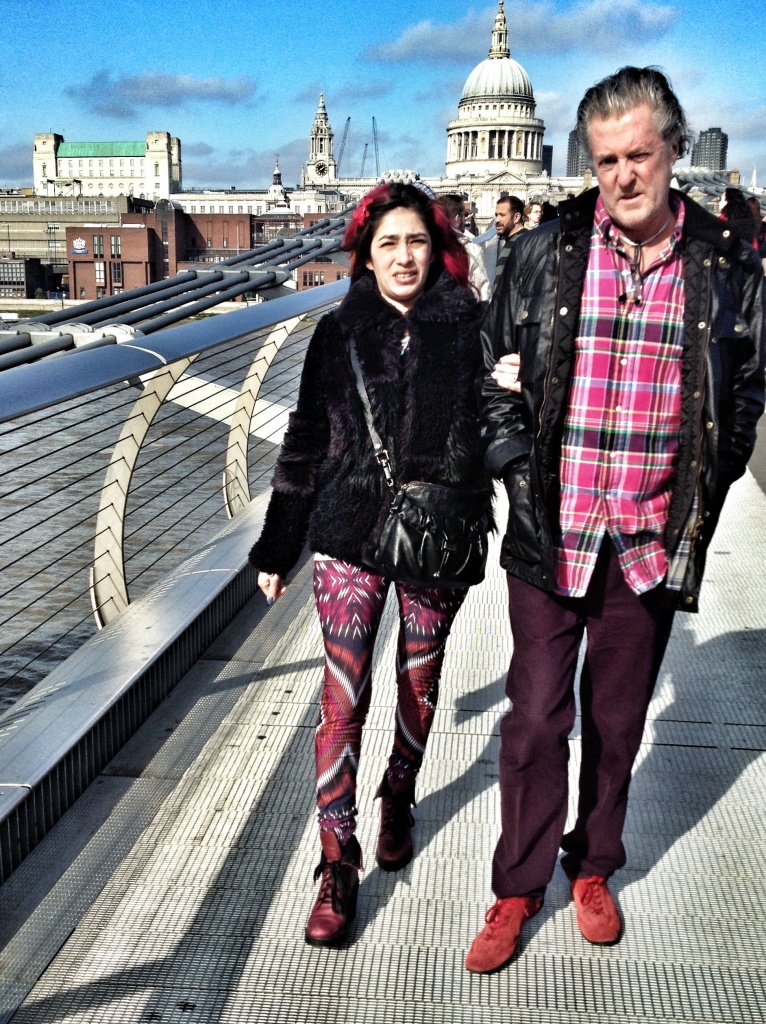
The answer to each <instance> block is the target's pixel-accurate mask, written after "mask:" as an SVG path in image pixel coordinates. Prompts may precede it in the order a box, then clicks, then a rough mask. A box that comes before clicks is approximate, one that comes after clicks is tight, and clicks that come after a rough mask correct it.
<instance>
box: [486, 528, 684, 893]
mask: <svg viewBox="0 0 766 1024" xmlns="http://www.w3.org/2000/svg"><path fill="white" fill-rule="evenodd" d="M508 594H509V611H510V618H511V632H512V634H513V655H512V657H511V665H510V669H509V672H508V680H507V684H506V693H507V695H508V698H509V699H510V701H511V703H512V708H511V710H510V711H509V712H508V713H507V714H506V715H505V716H504V718H503V720H502V723H501V726H500V805H501V824H502V835H501V837H500V840H499V842H498V844H497V849H496V850H495V856H494V860H493V863H492V888H493V891H494V893H495V895H496V896H497V897H498V898H501V899H504V898H507V897H508V896H522V895H525V894H527V893H533V892H541V891H542V890H543V889H544V888H545V886H546V885H547V884H548V882H549V881H550V879H551V876H552V874H553V870H554V868H555V866H556V859H557V857H558V852H559V848H560V847H562V848H563V849H564V851H565V856H564V858H563V860H562V865H563V867H564V870H565V871H566V873H567V875H568V876H569V878H570V879H574V878H578V877H580V878H588V877H590V876H592V875H601V876H603V877H605V878H608V877H609V876H610V875H611V874H612V872H614V871H616V870H617V869H618V868H620V867H622V866H623V865H624V863H625V849H624V847H623V844H622V830H623V825H624V822H625V813H626V810H627V803H628V787H629V785H630V776H631V769H632V767H633V762H634V761H635V758H636V755H637V753H638V749H639V745H640V742H641V737H642V734H643V730H644V723H645V721H646V713H647V710H648V708H649V702H650V700H651V697H652V693H653V690H654V685H655V683H656V680H657V676H658V674H659V670H660V665H661V663H662V658H663V655H664V653H665V648H666V647H667V642H668V639H669V637H670V630H671V627H672V624H673V612H672V610H669V609H668V608H666V607H665V587H664V585H660V586H659V587H657V588H656V589H655V590H652V591H650V592H649V593H647V594H642V595H640V596H639V595H637V594H634V593H633V591H632V590H631V589H630V587H629V586H628V585H627V583H626V582H625V579H624V577H623V575H622V570H621V569H620V567H619V563H618V561H617V552H616V551H615V549H614V547H613V545H612V543H611V541H609V540H608V539H606V540H605V541H604V544H603V545H602V547H601V551H600V553H599V557H598V561H597V563H596V568H595V570H594V573H593V577H592V579H591V583H590V586H589V587H588V591H587V593H586V595H585V596H584V597H577V598H571V597H559V596H557V595H555V594H549V593H546V592H544V591H542V590H540V589H539V588H537V587H534V586H531V585H530V584H528V583H524V582H523V581H522V580H519V579H516V578H515V577H513V576H510V575H509V576H508ZM586 629H587V648H586V658H585V664H584V666H583V671H582V676H581V680H580V703H581V714H582V733H581V735H582V764H581V769H580V790H579V801H578V813H577V821H576V823H575V826H574V828H573V829H572V831H571V832H569V833H568V834H567V835H565V836H563V831H564V825H565V822H566V815H567V795H568V791H567V782H568V763H569V742H568V737H569V734H570V732H571V730H572V727H573V725H574V722H575V696H574V683H575V674H576V669H577V656H578V651H579V648H580V644H581V641H582V638H583V634H584V631H585V630H586Z"/></svg>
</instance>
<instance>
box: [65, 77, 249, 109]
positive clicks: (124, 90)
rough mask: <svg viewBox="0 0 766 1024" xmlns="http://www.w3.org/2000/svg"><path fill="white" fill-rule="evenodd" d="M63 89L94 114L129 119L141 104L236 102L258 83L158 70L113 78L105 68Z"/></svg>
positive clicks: (177, 104)
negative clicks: (175, 73) (87, 78)
mask: <svg viewBox="0 0 766 1024" xmlns="http://www.w3.org/2000/svg"><path fill="white" fill-rule="evenodd" d="M64 92H65V93H66V94H67V96H70V97H72V99H75V100H78V101H79V102H81V103H82V104H83V105H84V106H85V107H86V108H87V109H88V110H91V111H92V112H93V113H95V114H100V115H101V116H103V117H116V118H120V119H128V118H132V117H134V116H135V115H136V113H137V111H138V108H139V107H181V106H184V105H185V104H187V103H197V102H200V101H201V102H212V103H223V104H225V105H227V106H235V105H237V104H239V103H243V102H245V100H248V99H250V97H251V96H252V95H253V94H254V93H255V83H254V82H253V81H252V80H251V79H250V78H247V77H246V76H241V77H239V78H231V79H224V78H219V77H218V76H215V77H213V78H195V77H194V76H193V75H169V74H164V73H161V72H155V71H146V72H144V73H143V74H140V75H122V76H121V77H119V78H116V79H114V80H112V76H111V72H109V71H106V70H103V71H97V72H96V73H95V74H94V75H93V77H92V78H91V80H90V81H89V82H85V83H84V84H82V85H71V86H68V87H67V88H66V89H65V90H64Z"/></svg>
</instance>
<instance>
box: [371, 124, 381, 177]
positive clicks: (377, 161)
mask: <svg viewBox="0 0 766 1024" xmlns="http://www.w3.org/2000/svg"><path fill="white" fill-rule="evenodd" d="M372 141H373V143H374V144H375V177H376V178H379V177H380V152H379V150H378V122H377V121H376V120H375V118H374V117H373V119H372Z"/></svg>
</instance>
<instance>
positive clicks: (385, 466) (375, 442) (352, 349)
mask: <svg viewBox="0 0 766 1024" xmlns="http://www.w3.org/2000/svg"><path fill="white" fill-rule="evenodd" d="M348 351H349V355H350V356H351V367H352V369H353V371H354V376H355V377H356V390H357V391H358V393H359V397H360V399H361V400H362V409H363V411H364V419H365V423H366V424H367V430H368V431H369V433H370V438H371V439H372V447H373V450H374V452H375V461H376V462H377V463H378V465H379V466H380V468H381V469H382V470H383V475H384V476H385V478H386V485H387V486H388V487H389V488H390V489H391V490H392V491H393V492H394V494H396V483H395V482H394V477H393V474H392V473H391V459H390V458H389V455H388V452H387V451H386V449H385V447H384V445H383V442H382V441H381V439H380V434H379V433H378V432H377V430H376V429H375V422H374V420H373V418H372V409H371V407H370V399H369V397H368V395H367V388H366V387H365V386H364V377H363V376H362V367H361V364H360V362H359V355H358V354H357V351H356V342H355V340H354V338H353V337H352V338H350V339H349V343H348Z"/></svg>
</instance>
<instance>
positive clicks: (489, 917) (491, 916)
mask: <svg viewBox="0 0 766 1024" xmlns="http://www.w3.org/2000/svg"><path fill="white" fill-rule="evenodd" d="M500 907H501V903H500V900H495V902H494V903H493V904H492V906H491V907H490V908H489V910H488V911H487V913H486V914H485V915H484V920H485V921H486V922H487V924H490V925H491V924H492V923H493V922H494V921H495V920H496V918H497V916H498V914H499V913H500Z"/></svg>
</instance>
